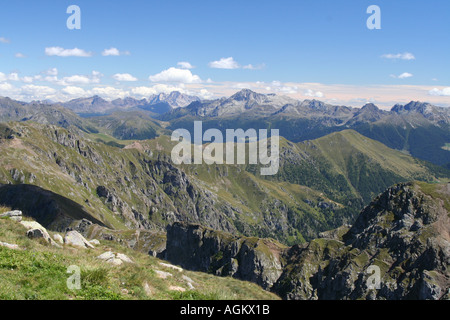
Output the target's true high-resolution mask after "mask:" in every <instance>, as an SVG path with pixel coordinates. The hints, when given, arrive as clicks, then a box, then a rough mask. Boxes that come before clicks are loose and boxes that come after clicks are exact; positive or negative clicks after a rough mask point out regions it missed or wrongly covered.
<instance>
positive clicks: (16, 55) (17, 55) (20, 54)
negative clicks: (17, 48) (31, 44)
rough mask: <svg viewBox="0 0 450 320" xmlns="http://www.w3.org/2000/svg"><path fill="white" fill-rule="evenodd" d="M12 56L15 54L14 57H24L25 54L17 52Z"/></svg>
mask: <svg viewBox="0 0 450 320" xmlns="http://www.w3.org/2000/svg"><path fill="white" fill-rule="evenodd" d="M14 56H15V57H16V58H26V57H27V56H26V55H24V54H23V53H21V52H17V53H16V54H15V55H14Z"/></svg>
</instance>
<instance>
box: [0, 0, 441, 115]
mask: <svg viewBox="0 0 450 320" xmlns="http://www.w3.org/2000/svg"><path fill="white" fill-rule="evenodd" d="M69 5H78V6H79V7H80V9H81V30H69V29H68V28H67V26H66V20H67V19H68V17H69V16H70V15H69V14H67V13H66V10H67V7H68V6H69ZM370 5H378V6H379V7H380V9H381V30H369V29H368V28H367V26H366V21H367V19H368V18H369V16H370V14H367V13H366V10H367V8H368V7H369V6H370ZM74 49H78V50H74ZM105 50H107V51H105ZM108 53H109V55H108ZM449 53H450V1H447V0H441V1H437V0H430V1H415V0H410V1H405V0H395V1H381V0H375V1H365V0H341V1H331V0H329V1H328V0H316V1H313V0H308V1H301V0H296V1H283V0H281V1H273V0H272V1H267V0H258V1H257V0H246V1H245V0H244V1H243V0H241V1H235V0H231V1H211V0H196V1H170V0H169V1H168V0H164V1H148V0H146V1H138V0H129V1H119V0H109V1H106V0H95V1H92V0H89V1H85V0H71V1H56V0H46V1H29V0H19V1H17V0H16V1H9V2H5V3H2V9H1V11H0V95H1V96H11V97H13V98H17V99H22V100H33V99H52V100H68V99H71V98H74V97H78V96H88V95H92V94H99V95H101V96H103V97H104V98H108V99H114V98H117V97H124V96H127V95H131V96H135V97H146V96H148V95H150V94H154V93H158V92H168V91H170V90H179V91H182V92H186V93H191V94H197V95H200V96H202V97H205V98H211V97H218V96H223V95H229V94H232V93H233V92H235V91H237V90H239V89H240V88H244V87H246V88H250V89H253V90H255V91H260V92H263V93H271V92H275V93H279V94H286V95H290V96H293V97H296V98H299V99H307V98H317V99H320V100H324V101H327V102H331V103H337V104H350V105H355V106H361V105H362V104H364V103H365V102H375V103H378V104H379V105H381V106H386V107H387V106H390V105H392V104H394V103H397V102H408V101H410V100H423V101H430V102H432V103H436V104H438V105H446V106H448V105H450V73H449V72H448V71H449V70H450V54H449ZM80 55H81V56H80ZM181 62H188V63H189V64H186V63H181Z"/></svg>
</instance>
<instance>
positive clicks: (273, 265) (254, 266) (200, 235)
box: [166, 222, 285, 289]
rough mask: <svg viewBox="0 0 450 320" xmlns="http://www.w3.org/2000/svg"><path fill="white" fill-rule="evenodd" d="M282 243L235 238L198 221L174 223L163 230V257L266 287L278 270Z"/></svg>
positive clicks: (280, 266)
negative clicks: (196, 223) (165, 233)
mask: <svg viewBox="0 0 450 320" xmlns="http://www.w3.org/2000/svg"><path fill="white" fill-rule="evenodd" d="M284 249H285V247H284V246H283V245H281V244H280V243H278V242H276V241H275V240H271V239H258V238H238V237H235V236H233V235H231V234H228V233H225V232H219V231H215V230H212V229H209V228H206V227H202V226H199V225H189V224H185V223H178V222H177V223H174V224H173V225H171V226H169V227H168V230H167V247H166V258H167V260H168V261H170V262H172V263H174V264H177V265H181V266H182V267H183V268H186V269H190V270H196V271H204V272H210V273H214V274H216V275H220V276H232V277H235V278H238V279H241V280H247V281H252V282H255V283H257V284H259V285H261V286H262V287H263V288H265V289H269V288H271V287H272V285H273V284H274V283H275V282H276V281H277V279H278V277H279V276H280V275H281V273H282V270H283V269H282V268H283V266H282V262H281V259H280V256H281V253H282V251H283V250H284Z"/></svg>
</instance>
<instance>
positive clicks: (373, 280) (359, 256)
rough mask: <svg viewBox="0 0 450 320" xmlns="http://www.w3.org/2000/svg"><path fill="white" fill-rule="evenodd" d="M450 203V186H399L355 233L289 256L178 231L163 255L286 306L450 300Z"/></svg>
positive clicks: (270, 244) (266, 246)
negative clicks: (267, 293) (256, 289)
mask: <svg viewBox="0 0 450 320" xmlns="http://www.w3.org/2000/svg"><path fill="white" fill-rule="evenodd" d="M449 199H450V188H447V186H446V185H429V184H420V183H410V184H399V185H397V186H394V187H392V188H389V189H388V190H387V191H385V192H384V193H383V194H381V195H380V196H379V197H378V198H376V199H375V200H374V201H373V202H372V203H371V204H370V205H369V206H367V207H366V208H365V209H364V210H363V211H362V212H361V214H360V216H359V218H358V219H357V221H356V222H355V224H354V225H353V226H352V227H349V226H343V227H341V228H339V229H336V230H333V231H330V232H324V233H322V234H321V238H318V239H315V240H312V241H311V242H309V243H306V244H304V245H295V246H293V247H291V248H286V247H283V246H282V245H280V244H279V243H277V242H275V241H273V240H268V239H257V238H239V237H236V236H233V235H230V234H228V233H225V232H219V231H214V230H211V229H208V228H205V227H202V226H198V225H189V224H184V223H174V224H173V225H171V226H170V227H169V228H168V230H167V249H166V253H165V254H166V258H167V260H169V261H170V262H172V263H174V264H177V265H181V266H182V267H184V268H186V269H191V270H196V271H204V272H210V273H214V274H216V275H221V276H233V277H235V278H238V279H242V280H247V281H252V282H255V283H257V284H259V285H261V286H262V287H263V288H265V289H270V290H271V291H273V292H275V293H277V294H278V295H280V296H281V297H282V298H284V299H298V300H316V299H324V300H336V299H350V300H355V299H388V300H401V299H433V300H436V299H449V298H450V280H449V279H450V271H449V269H448V266H449V264H450V213H449V211H448V208H449V207H450V200H449Z"/></svg>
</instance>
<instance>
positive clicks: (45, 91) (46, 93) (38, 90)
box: [20, 84, 57, 100]
mask: <svg viewBox="0 0 450 320" xmlns="http://www.w3.org/2000/svg"><path fill="white" fill-rule="evenodd" d="M56 92H57V91H56V90H55V89H53V88H51V87H47V86H36V85H33V84H28V85H25V86H22V87H21V88H20V94H21V95H23V96H25V97H26V99H27V100H42V99H49V98H50V96H52V95H54V94H55V93H56Z"/></svg>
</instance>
